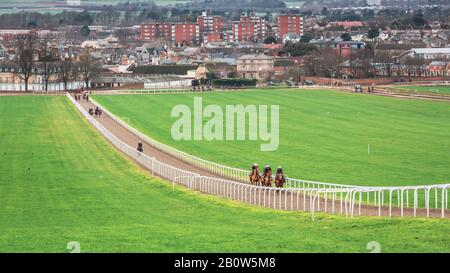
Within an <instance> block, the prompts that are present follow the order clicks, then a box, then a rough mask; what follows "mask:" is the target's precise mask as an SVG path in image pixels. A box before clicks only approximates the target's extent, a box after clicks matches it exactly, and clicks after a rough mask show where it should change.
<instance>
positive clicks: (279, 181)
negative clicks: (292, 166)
mask: <svg viewBox="0 0 450 273" xmlns="http://www.w3.org/2000/svg"><path fill="white" fill-rule="evenodd" d="M285 182H286V178H285V177H284V173H283V168H281V166H278V168H277V174H276V176H275V185H276V186H277V188H282V187H283V185H284V183H285Z"/></svg>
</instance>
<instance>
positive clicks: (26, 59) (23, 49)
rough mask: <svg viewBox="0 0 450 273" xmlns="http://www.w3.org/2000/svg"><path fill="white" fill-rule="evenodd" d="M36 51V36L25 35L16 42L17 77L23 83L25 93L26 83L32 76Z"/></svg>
mask: <svg viewBox="0 0 450 273" xmlns="http://www.w3.org/2000/svg"><path fill="white" fill-rule="evenodd" d="M35 50H36V36H35V35H33V34H29V35H26V36H25V37H22V38H20V39H19V40H18V41H17V63H18V64H19V68H20V69H19V77H20V78H21V79H22V80H23V81H24V83H25V91H28V81H29V79H30V77H31V76H32V75H33V70H34V66H35V65H34V60H33V57H34V53H35Z"/></svg>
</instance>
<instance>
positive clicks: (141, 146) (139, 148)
mask: <svg viewBox="0 0 450 273" xmlns="http://www.w3.org/2000/svg"><path fill="white" fill-rule="evenodd" d="M136 150H137V151H138V152H140V153H143V152H144V146H143V145H142V142H140V141H139V143H138V146H137V148H136Z"/></svg>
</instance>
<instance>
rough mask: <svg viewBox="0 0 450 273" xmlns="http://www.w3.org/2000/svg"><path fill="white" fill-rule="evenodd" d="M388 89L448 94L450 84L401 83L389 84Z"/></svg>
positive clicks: (449, 93)
mask: <svg viewBox="0 0 450 273" xmlns="http://www.w3.org/2000/svg"><path fill="white" fill-rule="evenodd" d="M389 89H392V90H397V91H407V92H414V93H434V94H441V95H450V86H418V85H402V86H390V87H389Z"/></svg>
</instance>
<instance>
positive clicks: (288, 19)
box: [278, 15, 303, 39]
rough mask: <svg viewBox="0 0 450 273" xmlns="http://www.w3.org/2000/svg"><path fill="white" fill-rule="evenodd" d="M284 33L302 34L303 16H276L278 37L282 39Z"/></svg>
mask: <svg viewBox="0 0 450 273" xmlns="http://www.w3.org/2000/svg"><path fill="white" fill-rule="evenodd" d="M286 34H297V35H299V36H302V35H303V17H301V16H294V15H281V16H279V17H278V38H280V39H283V37H284V36H285V35H286Z"/></svg>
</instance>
